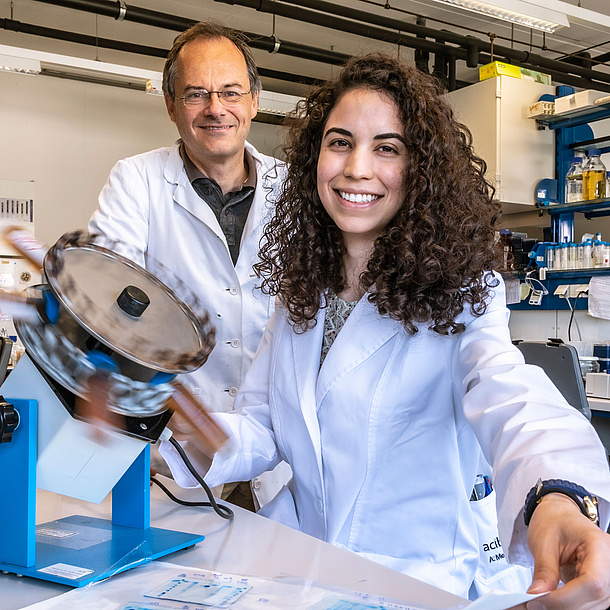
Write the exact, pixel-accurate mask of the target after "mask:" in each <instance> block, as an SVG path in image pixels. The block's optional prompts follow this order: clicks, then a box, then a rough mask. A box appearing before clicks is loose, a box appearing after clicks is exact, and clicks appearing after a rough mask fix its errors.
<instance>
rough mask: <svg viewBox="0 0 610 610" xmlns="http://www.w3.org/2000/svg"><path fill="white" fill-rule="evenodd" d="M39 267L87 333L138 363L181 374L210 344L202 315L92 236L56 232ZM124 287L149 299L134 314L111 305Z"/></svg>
mask: <svg viewBox="0 0 610 610" xmlns="http://www.w3.org/2000/svg"><path fill="white" fill-rule="evenodd" d="M98 241H99V240H98ZM44 272H45V275H46V278H47V281H48V283H49V285H50V286H51V288H52V290H53V292H54V293H55V296H56V297H57V298H58V299H59V301H60V302H61V304H62V305H63V307H65V309H66V310H67V311H68V312H69V313H70V315H72V316H73V317H74V318H75V320H77V322H78V323H79V324H80V325H82V327H83V328H84V329H85V330H86V331H87V332H88V333H90V334H91V335H92V336H93V337H95V338H96V339H97V340H98V341H99V342H100V343H102V344H103V345H105V346H107V347H109V348H110V349H111V350H112V351H113V352H117V353H119V354H121V355H122V356H124V357H126V358H129V359H131V360H133V361H135V362H137V363H138V364H141V365H143V366H146V367H150V368H153V369H157V370H160V371H164V372H168V373H182V372H186V371H190V370H194V369H196V368H198V367H199V366H201V364H203V362H205V360H206V359H207V356H208V355H209V353H210V351H211V349H212V347H213V345H214V341H213V335H214V331H213V328H212V327H211V325H210V324H209V317H208V316H207V314H206V316H205V319H202V318H199V317H197V316H196V315H195V314H194V312H193V311H192V309H191V308H190V307H189V306H187V305H186V304H185V303H184V302H183V301H182V300H181V299H180V298H179V297H178V296H177V295H176V294H175V293H174V291H173V290H171V289H170V288H169V287H168V286H166V285H165V284H164V283H163V282H161V281H160V280H159V279H158V278H157V277H155V276H154V275H152V274H151V273H149V272H148V271H146V270H145V269H143V268H142V267H140V266H138V265H136V264H135V263H133V262H132V261H130V260H128V259H127V258H125V257H123V256H121V255H120V254H117V253H116V252H115V251H113V250H110V249H107V248H105V247H103V246H101V245H99V244H98V243H96V236H91V235H88V234H86V233H82V232H76V233H72V234H68V235H65V236H64V237H62V238H61V239H60V240H59V241H58V242H57V243H56V244H55V246H53V247H52V248H51V249H50V250H49V252H48V253H47V256H46V258H45V263H44ZM128 286H135V287H137V288H138V289H139V290H141V291H143V292H144V293H145V294H146V296H147V297H148V299H149V300H150V304H149V305H148V307H146V309H145V310H144V312H143V313H142V314H141V315H140V316H139V317H136V316H133V315H130V314H129V313H126V311H124V310H123V309H121V307H119V305H118V304H117V298H118V297H119V295H121V293H122V292H123V290H124V289H125V288H126V287H128Z"/></svg>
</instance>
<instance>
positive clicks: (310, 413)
mask: <svg viewBox="0 0 610 610" xmlns="http://www.w3.org/2000/svg"><path fill="white" fill-rule="evenodd" d="M324 312H325V310H324V309H320V311H318V315H317V324H316V325H315V326H314V327H313V328H312V329H311V330H308V331H307V332H304V333H295V332H291V333H290V335H291V337H292V353H293V359H294V370H295V378H296V385H297V391H298V394H299V402H300V405H301V411H302V413H303V419H304V420H305V425H306V426H307V430H308V432H309V436H310V437H311V442H312V444H313V447H314V451H315V454H316V460H317V462H318V469H319V471H320V476H322V448H321V442H320V425H319V422H318V413H317V409H316V380H317V378H318V371H319V368H320V352H321V350H322V335H323V333H324Z"/></svg>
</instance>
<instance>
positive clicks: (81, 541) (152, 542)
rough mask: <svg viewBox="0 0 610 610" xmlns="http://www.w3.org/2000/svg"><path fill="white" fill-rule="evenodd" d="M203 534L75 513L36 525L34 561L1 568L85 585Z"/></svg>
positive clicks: (181, 546) (188, 543) (185, 544)
mask: <svg viewBox="0 0 610 610" xmlns="http://www.w3.org/2000/svg"><path fill="white" fill-rule="evenodd" d="M203 539H204V536H199V535H195V534H186V533H183V532H175V531H172V530H165V529H159V528H155V527H151V528H148V529H144V530H142V529H137V528H132V527H124V526H121V525H113V524H112V523H111V522H110V521H107V520H104V519H98V518H94V517H83V516H78V515H74V516H72V517H65V518H63V519H59V520H57V521H52V522H49V523H44V524H41V525H38V526H36V563H35V564H34V565H33V566H31V567H23V566H18V565H14V564H10V563H0V570H3V571H5V572H11V573H14V574H21V575H23V576H31V577H34V578H38V579H42V580H50V581H52V582H58V583H61V584H63V585H68V586H70V587H84V586H86V585H88V584H90V583H92V582H96V581H98V580H102V579H104V578H108V577H109V576H112V575H113V574H117V573H119V572H123V571H125V570H128V569H130V568H134V567H136V566H138V565H141V564H144V563H147V562H149V561H152V560H154V559H158V558H160V557H164V556H165V555H169V554H170V553H174V552H176V551H180V550H182V549H185V548H188V547H190V546H193V545H194V544H197V543H198V542H201V541H202V540H203Z"/></svg>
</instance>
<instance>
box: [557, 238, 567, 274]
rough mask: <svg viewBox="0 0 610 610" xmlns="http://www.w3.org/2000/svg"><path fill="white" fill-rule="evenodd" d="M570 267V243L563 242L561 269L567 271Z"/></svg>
mask: <svg viewBox="0 0 610 610" xmlns="http://www.w3.org/2000/svg"><path fill="white" fill-rule="evenodd" d="M567 268H568V244H567V242H565V243H563V244H561V245H560V247H559V269H561V270H562V271H565V270H566V269H567Z"/></svg>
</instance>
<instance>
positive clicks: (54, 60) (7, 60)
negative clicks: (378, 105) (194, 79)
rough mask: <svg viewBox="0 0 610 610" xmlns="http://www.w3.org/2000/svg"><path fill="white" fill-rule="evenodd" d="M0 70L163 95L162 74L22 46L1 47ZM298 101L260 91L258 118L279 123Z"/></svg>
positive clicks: (293, 97)
mask: <svg viewBox="0 0 610 610" xmlns="http://www.w3.org/2000/svg"><path fill="white" fill-rule="evenodd" d="M5 66H6V67H5ZM0 69H1V70H8V71H10V72H18V73H20V74H42V75H43V76H56V77H60V78H69V79H73V80H82V81H87V82H94V83H99V84H102V85H112V86H118V87H126V88H130V89H137V90H139V91H145V92H146V93H150V94H152V95H159V96H162V95H163V91H162V87H161V84H162V81H163V74H162V73H161V72H155V71H153V70H141V69H140V68H132V67H130V66H121V65H119V64H110V63H105V62H102V61H95V60H91V59H81V58H80V57H70V56H68V55H57V54H56V53H45V52H43V51H33V50H31V49H22V48H19V47H9V46H6V45H0ZM298 100H299V98H298V97H296V96H293V95H285V94H283V93H274V92H271V91H261V93H260V95H259V115H258V119H259V120H260V121H262V122H272V123H275V122H279V120H281V118H282V117H284V116H286V115H287V114H288V113H290V112H292V111H293V110H294V109H295V107H296V103H297V102H298Z"/></svg>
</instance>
